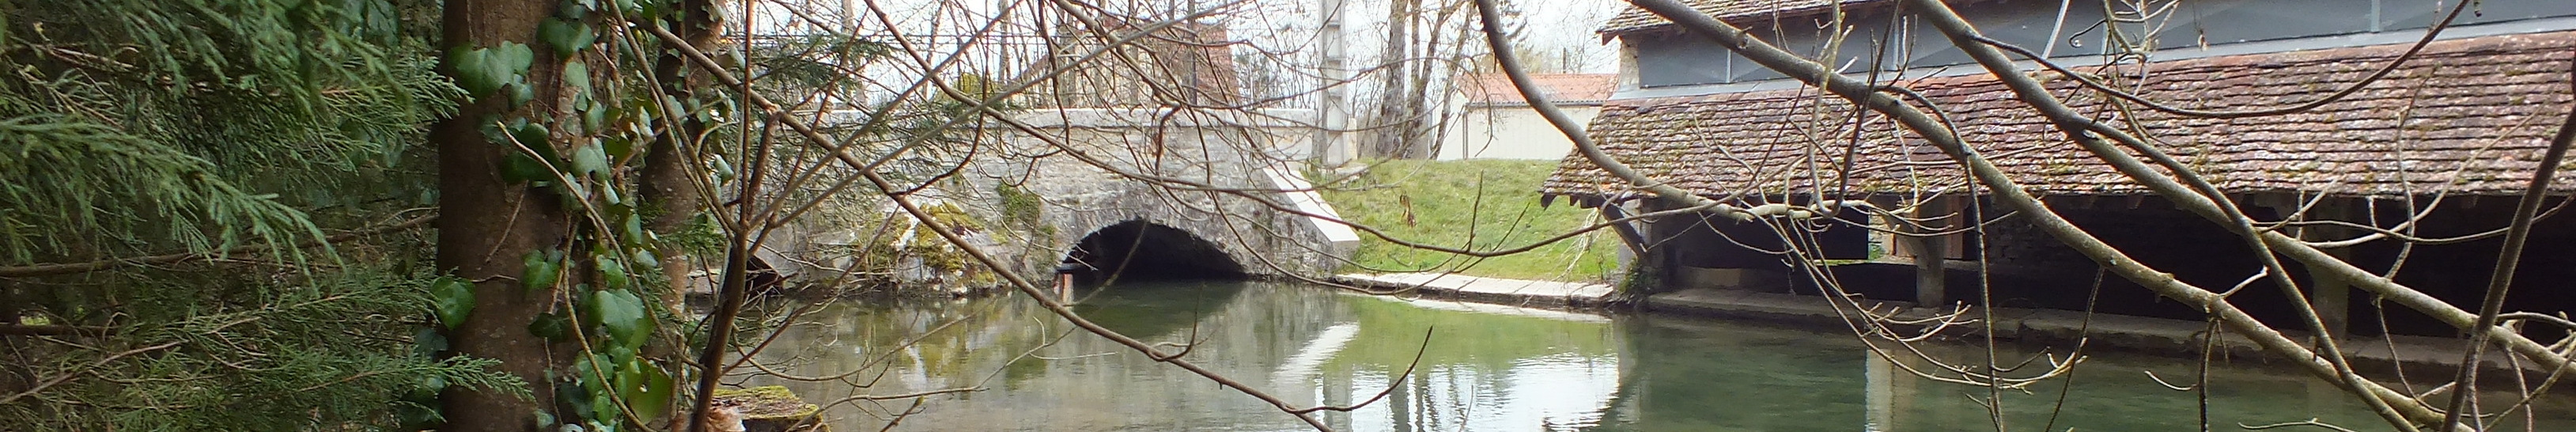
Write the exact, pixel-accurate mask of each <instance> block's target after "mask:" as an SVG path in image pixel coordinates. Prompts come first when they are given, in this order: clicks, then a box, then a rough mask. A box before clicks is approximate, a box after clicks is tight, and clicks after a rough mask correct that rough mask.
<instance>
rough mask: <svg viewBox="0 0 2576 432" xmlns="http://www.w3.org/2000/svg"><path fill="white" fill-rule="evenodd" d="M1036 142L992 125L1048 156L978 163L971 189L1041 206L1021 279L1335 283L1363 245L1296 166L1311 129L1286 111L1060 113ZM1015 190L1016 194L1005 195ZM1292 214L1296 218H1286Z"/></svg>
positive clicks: (1016, 144) (1009, 139)
mask: <svg viewBox="0 0 2576 432" xmlns="http://www.w3.org/2000/svg"><path fill="white" fill-rule="evenodd" d="M1040 111H1042V112H1038V113H1033V114H1025V115H1022V116H1020V117H1019V120H1020V123H1021V124H1023V125H1026V126H1029V127H1031V128H1034V129H1036V130H1037V133H1035V134H1032V133H1028V132H1027V131H1024V130H1020V129H1019V128H1016V127H1011V126H1008V125H1002V124H990V125H987V130H988V131H991V132H996V134H995V135H998V136H1000V137H1002V138H1000V139H999V140H997V141H999V142H1000V143H1001V144H1002V146H1004V147H1005V148H1008V149H1012V150H1015V151H1024V152H1028V153H1024V154H1034V155H1042V156H1037V157H1006V158H997V162H1000V163H998V164H980V165H977V166H976V168H978V169H977V171H978V172H976V173H975V175H973V176H971V177H974V179H971V181H980V182H990V183H992V184H994V185H996V186H994V187H993V189H997V190H998V189H1017V190H1019V191H1022V193H1027V194H1031V195H1033V196H1035V197H1039V198H1041V199H1042V202H1043V205H1041V206H1039V207H1040V208H1039V211H1038V215H1037V216H1038V217H1037V218H1036V219H1037V221H1038V222H1039V224H1040V225H1041V226H1042V228H1040V229H1039V231H1040V232H1039V234H1041V235H1038V236H1033V237H1036V238H1033V239H1031V240H1033V241H1030V242H1028V243H1029V244H1027V245H1025V246H1024V247H1023V248H1022V252H1023V253H1022V255H1021V257H1020V258H1019V262H1021V263H1022V265H1024V266H1025V268H1024V269H1023V270H1022V272H1023V274H1043V273H1046V272H1051V271H1052V270H1053V269H1055V268H1056V266H1057V265H1058V264H1060V263H1071V264H1078V265H1080V266H1081V267H1082V268H1085V269H1089V270H1090V271H1089V272H1086V273H1090V274H1091V275H1092V276H1094V277H1096V276H1099V275H1106V274H1111V273H1115V274H1119V275H1121V276H1120V277H1129V276H1185V277H1208V276H1215V277H1228V276H1287V275H1298V276H1310V277H1320V276H1325V275H1328V274H1329V273H1330V272H1331V271H1332V270H1333V269H1335V268H1337V267H1340V266H1341V264H1342V262H1343V260H1345V259H1347V258H1348V257H1349V255H1350V253H1351V251H1352V250H1353V249H1354V248H1356V247H1357V244H1358V240H1359V238H1358V236H1357V235H1356V234H1354V233H1353V232H1352V230H1351V229H1350V228H1349V227H1347V226H1343V225H1341V224H1339V223H1336V222H1332V221H1331V220H1329V219H1326V218H1318V217H1315V215H1322V216H1325V217H1327V218H1337V217H1338V216H1335V212H1334V210H1333V209H1332V207H1331V206H1330V205H1329V204H1327V203H1325V202H1324V201H1323V200H1322V199H1321V198H1320V197H1319V196H1318V195H1317V194H1315V193H1314V191H1313V190H1312V189H1313V188H1312V187H1311V186H1309V185H1308V184H1307V182H1306V180H1305V179H1304V177H1303V176H1301V175H1299V174H1297V167H1299V166H1302V165H1303V164H1302V163H1301V162H1298V161H1300V160H1301V159H1302V158H1303V154H1302V152H1301V151H1302V150H1303V149H1305V148H1306V145H1305V144H1306V143H1307V142H1309V141H1308V140H1309V139H1310V138H1311V136H1312V135H1311V134H1312V133H1313V132H1312V131H1313V129H1312V128H1310V127H1307V126H1305V125H1303V124H1298V123H1295V122H1292V121H1287V120H1282V118H1293V117H1289V114H1293V113H1289V114H1282V113H1245V112H1223V113H1207V112H1180V113H1174V112H1170V111H1158V110H1141V109H1114V108H1104V109H1049V110H1040ZM1001 185H1008V186H1001ZM1283 208H1287V209H1295V210H1294V211H1286V210H1282V209H1283Z"/></svg>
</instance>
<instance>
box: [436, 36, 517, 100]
mask: <svg viewBox="0 0 2576 432" xmlns="http://www.w3.org/2000/svg"><path fill="white" fill-rule="evenodd" d="M490 58H491V57H490V55H489V53H488V52H487V51H485V50H480V49H466V48H465V47H461V46H460V47H455V48H450V49H448V50H447V69H448V72H449V73H452V74H455V77H456V86H457V87H460V88H464V89H465V93H466V94H469V95H474V96H477V97H480V96H482V95H485V94H491V93H492V91H493V90H498V89H500V88H501V83H502V82H504V80H505V79H506V78H507V77H506V76H505V75H506V74H504V73H503V72H504V71H503V70H500V69H495V68H493V67H492V66H493V65H492V62H491V60H490Z"/></svg>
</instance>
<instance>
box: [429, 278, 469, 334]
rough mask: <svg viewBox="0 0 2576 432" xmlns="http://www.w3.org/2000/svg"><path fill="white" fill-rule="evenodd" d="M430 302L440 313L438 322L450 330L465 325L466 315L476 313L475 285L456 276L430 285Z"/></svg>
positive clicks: (435, 310)
mask: <svg viewBox="0 0 2576 432" xmlns="http://www.w3.org/2000/svg"><path fill="white" fill-rule="evenodd" d="M429 302H430V305H431V306H434V308H433V309H432V311H434V312H437V313H438V321H439V323H441V324H446V325H447V328H448V329H450V330H454V329H456V326H460V325H465V317H466V315H469V314H472V313H474V284H473V283H470V282H466V281H465V280H464V279H459V278H456V277H454V276H449V277H441V278H438V281H436V282H430V283H429Z"/></svg>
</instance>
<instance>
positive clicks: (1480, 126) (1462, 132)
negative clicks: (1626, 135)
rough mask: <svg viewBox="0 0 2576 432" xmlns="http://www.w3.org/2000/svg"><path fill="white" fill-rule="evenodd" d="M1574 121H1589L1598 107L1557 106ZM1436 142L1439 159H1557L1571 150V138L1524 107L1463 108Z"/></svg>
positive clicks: (1572, 145)
mask: <svg viewBox="0 0 2576 432" xmlns="http://www.w3.org/2000/svg"><path fill="white" fill-rule="evenodd" d="M1557 109H1560V110H1564V111H1565V115H1566V116H1569V117H1573V118H1574V121H1575V122H1576V123H1582V124H1585V125H1590V124H1592V116H1594V115H1598V114H1600V113H1601V107H1598V106H1559V107H1557ZM1455 124H1456V125H1458V126H1457V129H1455V130H1452V131H1450V133H1449V134H1448V136H1447V137H1445V138H1443V139H1442V142H1441V143H1440V160H1458V159H1542V160H1557V159H1562V158H1564V157H1565V155H1566V154H1567V153H1570V152H1573V151H1574V141H1572V140H1568V139H1566V138H1565V134H1564V133H1561V132H1557V130H1556V126H1555V125H1550V124H1548V122H1547V118H1546V117H1543V116H1540V115H1539V114H1538V111H1537V110H1533V109H1530V108H1529V107H1525V106H1506V107H1467V108H1465V112H1464V113H1462V114H1461V115H1459V117H1458V119H1457V121H1456V122H1455Z"/></svg>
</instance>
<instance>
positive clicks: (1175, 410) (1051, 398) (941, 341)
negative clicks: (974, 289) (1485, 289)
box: [743, 281, 2576, 432]
mask: <svg viewBox="0 0 2576 432" xmlns="http://www.w3.org/2000/svg"><path fill="white" fill-rule="evenodd" d="M1083 296H1084V298H1083V299H1082V300H1081V302H1080V304H1079V305H1078V306H1077V308H1076V309H1077V311H1079V312H1081V313H1082V314H1083V315H1084V316H1085V317H1087V318H1090V319H1092V320H1094V321H1096V322H1099V323H1101V324H1102V325H1104V326H1107V327H1110V328H1111V329H1114V330H1118V331H1120V332H1121V333H1125V334H1128V335H1131V336H1134V337H1136V338H1138V339H1142V340H1146V341H1150V342H1163V343H1170V344H1175V345H1173V348H1167V349H1179V348H1177V346H1178V344H1188V343H1191V342H1192V341H1195V345H1193V346H1191V347H1190V348H1189V354H1188V356H1187V358H1188V359H1190V360H1191V361H1193V362H1197V363H1198V364H1200V365H1202V366H1206V367H1207V368H1209V369H1213V370H1215V371H1217V372H1220V373H1222V374H1225V375H1226V376H1228V377H1231V378H1233V379H1236V380H1239V381H1242V382H1245V383H1248V384H1251V385H1252V386H1253V387H1255V388H1260V389H1265V390H1266V391H1268V392H1271V393H1272V394H1275V395H1278V396H1280V397H1282V398H1284V399H1287V400H1289V401H1291V402H1294V403H1296V404H1299V405H1301V406H1311V405H1314V404H1319V403H1320V404H1331V405H1345V404H1352V403H1355V402H1359V401H1364V400H1367V399H1369V398H1371V397H1373V396H1376V395H1378V394H1380V393H1381V392H1383V393H1384V394H1385V397H1384V398H1383V399H1381V400H1379V401H1377V402H1375V403H1372V404H1369V405H1367V406H1365V407H1363V408H1360V409H1357V410H1353V411H1350V412H1347V413H1342V412H1332V413H1326V414H1323V415H1324V418H1325V422H1326V423H1327V424H1329V425H1331V426H1333V427H1334V428H1335V429H1338V430H1347V431H1408V432H1409V431H1459V430H1464V431H1992V430H1995V425H1994V424H1993V423H1992V420H1990V419H1991V418H1993V416H1990V415H1989V414H1988V409H1987V408H1986V405H1984V404H1982V403H1981V402H1982V401H1983V400H1985V398H1986V397H1987V396H1988V394H1989V392H1988V391H1987V390H1985V389H1982V388H1977V387H1970V386H1964V385H1958V384H1949V383H1943V382H1938V381H1933V380H1929V379H1923V378H1917V377H1915V376H1913V375H1910V374H1907V373H1905V372H1903V371H1902V370H1901V369H1899V367H1900V366H1916V367H1924V366H1928V365H1926V364H1924V362H1923V361H1921V360H1905V361H1901V362H1889V361H1884V360H1876V359H1875V357H1874V355H1873V354H1871V351H1869V350H1867V349H1866V348H1865V347H1864V346H1863V345H1862V344H1861V343H1860V342H1859V341H1858V339H1856V338H1854V337H1853V336H1852V335H1851V334H1850V333H1849V332H1847V331H1831V330H1818V329H1804V328H1788V327H1777V326H1768V325H1760V324H1745V323H1734V322H1725V321H1719V320H1711V319H1701V318H1693V317H1675V316H1662V315H1626V314H1620V315H1607V316H1605V315H1596V314H1586V313H1570V312H1559V311H1550V310H1539V309H1522V308H1513V307H1505V306H1494V305H1483V304H1472V303H1455V302H1443V301H1428V300H1404V299H1397V298H1388V297H1373V296H1363V295H1354V294H1347V293H1342V292H1337V291H1334V290H1330V289H1324V288H1316V287H1311V286H1301V285H1294V284H1281V283H1267V282H1231V281H1227V282H1158V283H1122V284H1121V285H1119V286H1115V287H1112V288H1107V289H1102V290H1098V291H1094V292H1086V293H1083ZM1426 335H1427V336H1428V337H1429V343H1428V344H1427V345H1426V344H1425V343H1424V340H1425V336H1426ZM1922 345H1923V347H1924V348H1923V350H1924V351H1926V352H1929V353H1931V354H1932V355H1934V356H1937V357H1941V358H1944V359H1948V360H1952V361H1955V362H1962V363H1973V364H1983V363H1984V360H1983V358H1984V357H1983V356H1984V354H1985V351H1984V350H1983V349H1982V348H1978V347H1976V346H1973V345H1966V344H1929V343H1927V344H1922ZM2061 352H2062V348H2061ZM1417 353H1418V354H1419V361H1418V363H1417V362H1416V358H1417ZM2024 355H2026V353H2010V352H2008V353H2005V355H2004V357H2005V358H2007V359H2009V360H2008V361H2010V362H2018V361H2019V359H2021V358H2023V357H2022V356H2024ZM759 357H760V358H761V359H762V362H761V363H762V364H764V365H767V366H766V368H767V371H766V374H765V375H766V376H752V377H748V378H747V379H746V380H744V382H743V383H746V384H782V385H787V386H789V387H791V388H793V389H794V390H796V391H797V393H798V394H800V395H802V396H804V397H805V398H806V399H807V400H809V401H814V402H817V403H825V404H828V405H829V408H828V409H827V411H826V415H828V416H830V417H831V418H832V419H833V422H834V425H833V430H838V431H844V432H853V431H875V430H879V429H881V428H884V427H885V426H887V423H888V422H889V421H893V420H895V419H898V418H900V424H899V426H900V427H901V428H902V429H908V430H954V431H1184V430H1187V431H1294V430H1312V429H1311V428H1309V427H1307V426H1305V424H1304V423H1302V422H1300V421H1298V420H1297V419H1295V418H1292V417H1289V416H1288V415H1286V414H1281V413H1279V412H1278V411H1277V410H1276V409H1273V408H1271V407H1269V406H1268V405H1266V404H1264V403H1262V402H1261V401H1259V400H1256V399H1254V398H1252V397H1249V396H1245V395H1243V394H1241V393H1237V392H1235V391H1232V390H1229V389H1226V388H1223V387H1220V386H1218V385H1216V384H1214V383H1211V382H1209V381H1207V380H1205V379H1202V378H1199V377H1197V376H1195V375H1192V374H1190V373H1188V372H1187V371H1183V370H1180V369H1179V368H1175V367H1171V366H1169V365H1162V364H1157V363H1154V362H1153V361H1152V360H1150V359H1148V358H1146V357H1145V356H1144V355H1141V354H1138V353H1135V352H1132V351H1129V350H1127V349H1125V348H1123V347H1121V346H1119V345H1116V344H1114V343H1111V342H1109V341H1107V340H1103V339H1101V338H1098V337H1093V336H1090V335H1088V334H1085V333H1080V332H1079V331H1077V329H1074V328H1073V327H1072V326H1071V325H1070V324H1069V323H1066V322H1064V321H1063V320H1061V319H1057V318H1054V317H1053V316H1051V315H1048V314H1046V313H1045V311H1043V310H1041V309H1039V308H1038V307H1037V306H1036V304H1035V302H1032V301H1029V300H1027V299H1024V298H1019V297H1002V298H993V299H980V300H963V301H955V302H946V303H937V304H913V305H905V306H871V305H862V304H858V303H837V304H829V305H824V306H822V307H820V308H816V309H812V310H811V311H810V312H809V313H805V314H802V315H800V316H797V317H795V319H794V320H793V321H792V324H790V325H787V326H786V327H785V328H784V329H783V331H782V332H781V333H780V335H779V337H778V339H777V340H775V341H773V342H772V343H770V344H769V346H768V347H766V348H764V349H763V350H762V351H761V353H760V354H759ZM2045 362H2046V361H2045V360H2042V361H2039V362H2034V363H2033V364H2031V365H2029V366H2025V367H2023V368H2022V370H2020V371H2017V372H2016V374H2021V375H2027V374H2030V373H2035V372H2036V371H2038V370H2040V369H2045V368H2046V365H2045ZM2239 363H2244V362H2239ZM1408 365H1414V366H1413V368H1414V370H1413V373H1412V375H1411V379H1406V380H1402V381H1401V382H1400V383H1398V380H1397V378H1398V377H1401V376H1404V373H1405V370H1406V368H1407V366H1408ZM2195 371H2196V368H2195V367H2194V366H2193V362H2191V361H2188V360H2177V359H2173V358H2165V357H2141V356H2135V355H2125V354H2120V353H2109V352H2093V353H2088V356H2087V357H2086V360H2085V361H2084V362H2082V363H2080V364H2079V366H2078V367H2076V369H2075V371H2074V373H2073V374H2072V380H2073V381H2074V384H2073V388H2071V389H2069V388H2066V387H2065V386H2066V384H2065V383H2066V382H2067V380H2065V379H2058V380H2050V381H2046V382H2043V383H2040V384H2036V385H2032V386H2030V387H2028V388H2027V390H2026V391H2005V392H2002V400H2003V404H2002V408H2001V411H2002V418H2003V419H2004V422H2005V423H2006V425H2007V426H2008V429H2010V430H2016V431H2036V430H2043V428H2046V429H2045V430H2051V431H2067V430H2074V431H2185V430H2197V429H2198V425H2199V424H2200V416H2201V412H2202V411H2201V410H2200V409H2199V408H2198V407H2199V406H2200V404H2199V403H2198V398H2199V395H2198V394H2197V393H2193V392H2181V391H2173V390H2169V389H2166V388H2165V387H2163V386H2161V385H2159V384H2157V383H2156V382H2155V381H2153V380H2152V379H2151V378H2150V377H2149V375H2148V373H2149V372H2153V373H2154V374H2155V375H2156V376H2160V377H2164V378H2165V379H2167V380H2169V381H2172V382H2174V383H2175V384H2179V385H2188V384H2189V383H2190V381H2191V379H2192V378H2191V377H2193V376H2194V373H2195ZM2210 380H2211V383H2212V384H2211V386H2210V391H2209V392H2208V397H2209V403H2208V407H2209V408H2208V416H2209V422H2210V424H2211V430H2242V429H2240V428H2239V427H2238V426H2237V425H2239V424H2247V425H2262V424H2273V423H2281V422H2295V421H2303V420H2308V419H2311V418H2315V419H2320V420H2322V421H2324V422H2327V423H2334V424H2340V425H2346V426H2351V427H2353V429H2356V430H2365V431H2376V430H2386V429H2387V427H2385V426H2374V425H2376V424H2378V423H2379V421H2378V420H2377V417H2374V416H2372V415H2370V414H2369V412H2368V411H2366V410H2364V409H2363V408H2362V407H2361V405H2360V404H2359V403H2358V402H2356V401H2354V400H2353V399H2352V398H2351V397H2349V396H2345V395H2344V394H2343V393H2342V392H2340V391H2337V390H2335V389H2334V388H2332V387H2329V386H2326V385H2323V384H2316V383H2313V382H2312V381H2313V380H2310V379H2307V378H2306V375H2304V374H2301V373H2298V372H2296V371H2291V370H2288V369H2282V368H2275V367H2264V366H2261V365H2246V364H2236V365H2226V364H2222V365H2220V366H2217V367H2214V368H2213V369H2212V370H2211V371H2210ZM1390 386H1391V387H1390ZM956 389H976V390H972V391H962V392H957V393H945V394H940V395H937V396H930V397H926V398H918V399H916V398H892V399H876V398H877V397H885V396H897V395H905V394H912V393H920V392H934V391H943V390H956ZM2061 395H2062V396H2061ZM2511 397H2512V396H2511V395H2491V396H2489V397H2487V399H2490V400H2495V401H2499V402H2496V403H2494V404H2495V405H2498V406H2501V405H2503V404H2505V403H2506V402H2502V401H2509V400H2510V398H2511ZM2061 398H2062V399H2063V400H2064V402H2063V403H2062V404H2060V403H2057V401H2059V400H2060V399H2061ZM2559 400H2563V398H2561V399H2559ZM907 412H908V413H909V414H905V413H907ZM2539 413H2541V415H2539V416H2534V418H2533V419H2532V421H2534V422H2536V424H2533V425H2526V424H2524V423H2525V421H2526V419H2525V416H2524V415H2522V414H2521V412H2519V411H2517V412H2515V413H2513V414H2512V415H2510V416H2508V417H2507V418H2506V421H2505V422H2504V424H2505V425H2504V426H2500V427H2498V428H2496V429H2495V430H2512V431H2521V430H2538V431H2571V430H2576V419H2570V418H2567V416H2570V415H2571V413H2576V410H2570V409H2569V408H2568V407H2567V406H2566V404H2565V403H2563V402H2562V403H2551V404H2546V405H2543V406H2542V407H2541V408H2540V410H2539ZM2527 426H2537V427H2536V428H2528V427H2527ZM2276 430H2326V429H2320V428H2292V429H2276Z"/></svg>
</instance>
